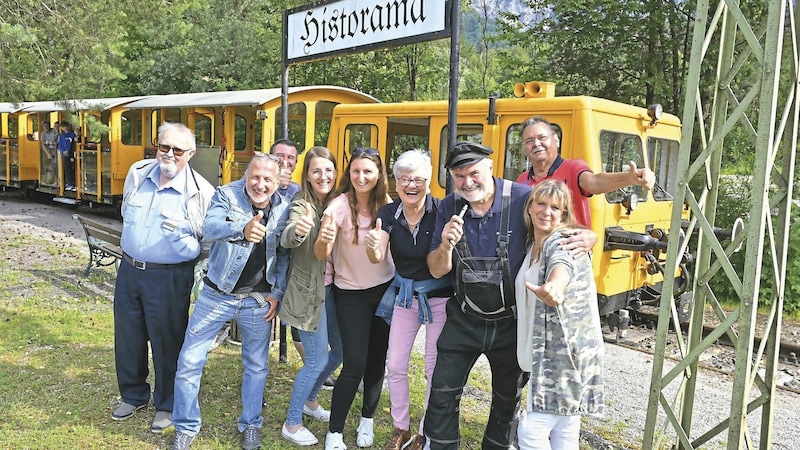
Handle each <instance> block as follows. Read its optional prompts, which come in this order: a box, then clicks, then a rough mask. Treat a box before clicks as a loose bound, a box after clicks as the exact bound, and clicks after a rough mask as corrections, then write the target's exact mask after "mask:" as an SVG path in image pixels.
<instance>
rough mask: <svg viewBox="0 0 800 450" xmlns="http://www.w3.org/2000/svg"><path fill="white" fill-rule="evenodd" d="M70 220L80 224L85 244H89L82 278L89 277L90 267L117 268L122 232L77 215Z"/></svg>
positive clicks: (120, 252)
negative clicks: (112, 265)
mask: <svg viewBox="0 0 800 450" xmlns="http://www.w3.org/2000/svg"><path fill="white" fill-rule="evenodd" d="M72 218H73V219H75V220H77V221H78V222H80V224H81V226H82V227H83V231H85V232H86V242H87V243H88V244H89V264H87V265H86V270H84V271H83V276H84V277H86V276H88V275H89V270H91V268H92V266H95V267H104V266H110V265H111V264H114V265H115V266H116V267H117V268H119V260H120V259H122V247H120V245H119V240H120V236H121V235H122V230H121V229H117V228H112V227H110V226H107V225H103V224H101V223H98V222H95V221H93V220H89V219H87V218H85V217H82V216H81V215H79V214H73V215H72Z"/></svg>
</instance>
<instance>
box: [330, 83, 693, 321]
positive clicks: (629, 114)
mask: <svg viewBox="0 0 800 450" xmlns="http://www.w3.org/2000/svg"><path fill="white" fill-rule="evenodd" d="M515 91H516V92H515V94H516V96H517V97H516V98H488V99H480V100H459V102H458V108H457V110H458V114H457V117H458V119H457V122H458V123H457V131H456V135H457V136H458V138H457V140H459V141H462V140H467V141H473V142H480V143H482V144H484V145H487V146H489V147H491V148H493V149H494V150H495V152H494V154H493V156H492V157H493V159H494V167H495V175H496V176H499V177H504V178H507V179H510V180H516V179H517V176H519V174H520V173H522V172H523V171H525V170H527V168H528V162H527V159H526V157H525V154H524V152H523V150H522V143H521V139H520V125H521V123H522V122H523V121H524V120H525V119H527V118H529V117H532V116H534V115H541V116H543V117H545V118H546V119H547V120H549V121H550V122H551V123H552V124H553V125H554V126H555V127H556V128H557V132H558V133H559V135H560V137H561V155H562V156H563V157H565V158H580V159H583V160H584V161H586V162H587V163H588V165H589V167H591V168H592V170H593V171H594V172H604V171H605V172H619V171H627V170H628V161H635V162H636V163H637V165H638V166H639V167H650V168H651V169H652V170H653V171H654V172H655V174H656V181H657V187H656V189H654V190H653V191H652V192H646V191H645V190H643V189H642V188H638V187H629V188H628V189H621V190H618V191H615V192H611V193H608V194H605V195H595V196H593V197H592V198H591V200H590V205H591V212H592V229H593V230H594V231H595V232H596V233H597V235H598V237H599V240H598V243H597V245H596V247H595V248H594V252H593V254H594V257H593V264H594V272H595V277H596V281H597V287H598V293H599V295H598V297H599V303H600V309H601V313H602V314H609V313H612V312H615V311H618V310H620V309H623V308H627V307H637V306H639V305H641V304H645V303H655V302H656V301H657V299H658V296H659V293H660V284H661V281H662V280H663V275H662V273H661V272H660V270H659V268H660V267H661V266H662V265H663V263H664V262H665V260H666V255H665V254H664V249H665V248H666V239H667V232H668V230H669V225H670V217H671V211H672V205H673V201H672V199H673V196H672V193H673V192H674V187H675V173H674V167H675V164H676V161H677V157H678V147H679V142H680V132H681V124H680V121H679V119H678V118H677V117H675V116H674V115H671V114H661V112H660V108H655V107H653V108H650V109H648V108H642V107H635V106H631V105H625V104H622V103H618V102H613V101H609V100H605V99H600V98H594V97H588V96H565V97H557V96H555V86H554V85H553V84H551V83H537V82H530V83H527V84H520V85H518V86H517V88H516V89H515ZM657 109H659V110H658V111H657ZM447 136H448V104H447V102H446V101H429V102H403V103H382V104H360V105H340V106H337V107H336V108H335V110H334V116H333V123H332V126H331V134H330V140H329V142H328V147H329V148H331V149H334V150H336V151H337V155H338V158H340V159H339V167H340V168H343V167H345V166H346V162H347V160H348V158H349V155H350V153H351V152H352V150H353V149H354V148H356V147H365V146H369V147H374V148H377V149H378V150H379V151H380V153H381V155H382V156H383V158H384V161H386V162H387V171H388V173H390V174H391V170H392V164H393V162H394V160H395V158H396V157H397V156H398V155H399V154H400V153H402V152H403V151H405V150H408V149H410V148H427V149H430V151H431V157H432V162H433V178H434V181H433V182H432V183H431V192H432V193H433V195H435V196H438V197H443V196H444V195H445V193H446V192H447V190H448V189H447V187H448V186H447V183H448V174H447V172H446V171H445V169H444V161H445V155H446V148H447ZM390 184H392V185H393V180H390ZM392 191H394V189H393V186H392ZM632 194H636V195H635V196H634V195H632ZM637 198H638V202H637V201H636V200H637ZM632 203H633V204H632ZM687 256H688V255H687ZM675 276H676V277H678V278H680V281H682V282H683V281H685V280H684V279H683V278H684V277H686V276H688V274H687V271H686V270H685V269H681V270H680V271H679V273H677V274H675ZM681 284H683V283H681ZM679 299H681V300H682V301H684V302H685V301H687V300H688V298H687V297H685V296H683V297H679Z"/></svg>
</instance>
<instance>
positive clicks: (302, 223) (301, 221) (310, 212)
mask: <svg viewBox="0 0 800 450" xmlns="http://www.w3.org/2000/svg"><path fill="white" fill-rule="evenodd" d="M314 216H315V215H314V209H313V208H312V207H311V204H310V203H308V202H306V213H305V214H304V215H302V216H300V217H298V218H297V223H295V225H294V234H295V235H297V236H298V237H304V236H308V233H309V232H310V231H311V229H312V228H314Z"/></svg>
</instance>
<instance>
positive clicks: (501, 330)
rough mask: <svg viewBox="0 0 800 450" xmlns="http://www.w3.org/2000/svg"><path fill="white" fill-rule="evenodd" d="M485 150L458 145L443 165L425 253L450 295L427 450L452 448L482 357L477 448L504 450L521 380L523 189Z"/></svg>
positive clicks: (427, 429)
mask: <svg viewBox="0 0 800 450" xmlns="http://www.w3.org/2000/svg"><path fill="white" fill-rule="evenodd" d="M492 153H493V151H492V149H491V148H488V147H486V146H483V145H480V144H476V143H471V142H460V143H458V144H456V145H455V146H453V148H451V149H450V151H449V152H448V154H447V159H446V161H445V168H447V169H448V170H449V171H450V175H451V176H452V177H453V179H454V186H455V190H454V192H453V193H452V194H450V195H448V196H447V197H445V198H444V200H442V202H441V204H440V206H439V211H438V213H437V216H436V226H435V231H434V234H433V240H432V242H431V252H430V253H429V254H428V268H429V269H430V272H431V274H432V275H433V276H434V277H436V278H441V277H448V278H449V279H450V280H451V281H452V283H453V286H454V287H455V292H456V294H455V296H453V297H452V298H451V299H450V300H449V301H448V302H447V322H446V323H445V325H444V329H443V330H442V333H441V335H440V336H439V341H438V343H437V347H438V350H439V352H438V357H437V360H436V367H435V369H434V371H433V378H432V380H431V392H430V400H429V403H428V410H427V412H426V414H425V425H424V431H425V436H426V438H427V439H428V443H429V445H430V448H431V449H458V448H460V447H461V445H460V435H459V428H458V427H459V401H460V398H461V394H462V392H463V390H464V384H465V383H466V380H467V378H468V376H469V372H470V370H472V366H473V365H474V364H475V361H476V360H477V359H478V357H479V356H480V355H481V354H484V355H486V358H487V359H488V360H489V364H490V367H491V371H492V405H491V410H490V413H489V420H488V423H487V425H486V430H485V432H484V436H483V443H482V448H484V449H501V448H502V449H507V448H509V445H510V442H509V441H510V431H511V423H512V420H513V419H514V415H515V412H516V409H517V405H518V403H519V400H520V395H521V392H522V387H523V386H524V381H525V380H524V376H523V372H522V370H520V368H519V365H518V364H517V356H516V346H517V334H516V333H517V328H516V319H515V314H516V300H515V296H514V279H515V278H516V276H517V272H518V271H519V268H520V266H521V265H522V261H523V258H524V257H525V253H526V251H525V249H526V247H525V237H526V233H525V225H524V223H523V216H524V214H522V211H523V210H524V209H525V201H526V199H527V197H528V194H529V193H530V188H529V187H527V186H525V185H522V184H518V183H514V182H511V181H508V180H504V179H502V178H496V177H493V176H492V169H493V161H492V158H491V157H492Z"/></svg>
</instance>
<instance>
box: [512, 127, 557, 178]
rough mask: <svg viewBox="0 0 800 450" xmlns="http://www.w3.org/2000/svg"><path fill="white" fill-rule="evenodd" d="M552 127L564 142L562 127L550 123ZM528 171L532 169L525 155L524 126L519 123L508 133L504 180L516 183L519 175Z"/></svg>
mask: <svg viewBox="0 0 800 450" xmlns="http://www.w3.org/2000/svg"><path fill="white" fill-rule="evenodd" d="M548 120H549V119H548ZM550 125H552V126H553V130H554V131H555V132H556V134H557V135H558V141H559V142H564V141H563V140H562V139H561V137H562V135H563V133H564V132H563V130H562V129H561V127H560V126H559V125H558V124H556V123H553V122H550ZM558 153H559V154H560V153H561V147H559V148H558ZM528 169H530V162H529V161H528V157H527V156H526V155H525V146H524V145H523V144H522V124H521V123H517V124H514V125H511V126H510V127H508V131H507V132H506V157H505V164H504V165H503V178H505V179H508V180H512V181H514V180H516V179H517V177H518V176H519V174H521V173H522V172H524V171H526V170H528Z"/></svg>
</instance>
